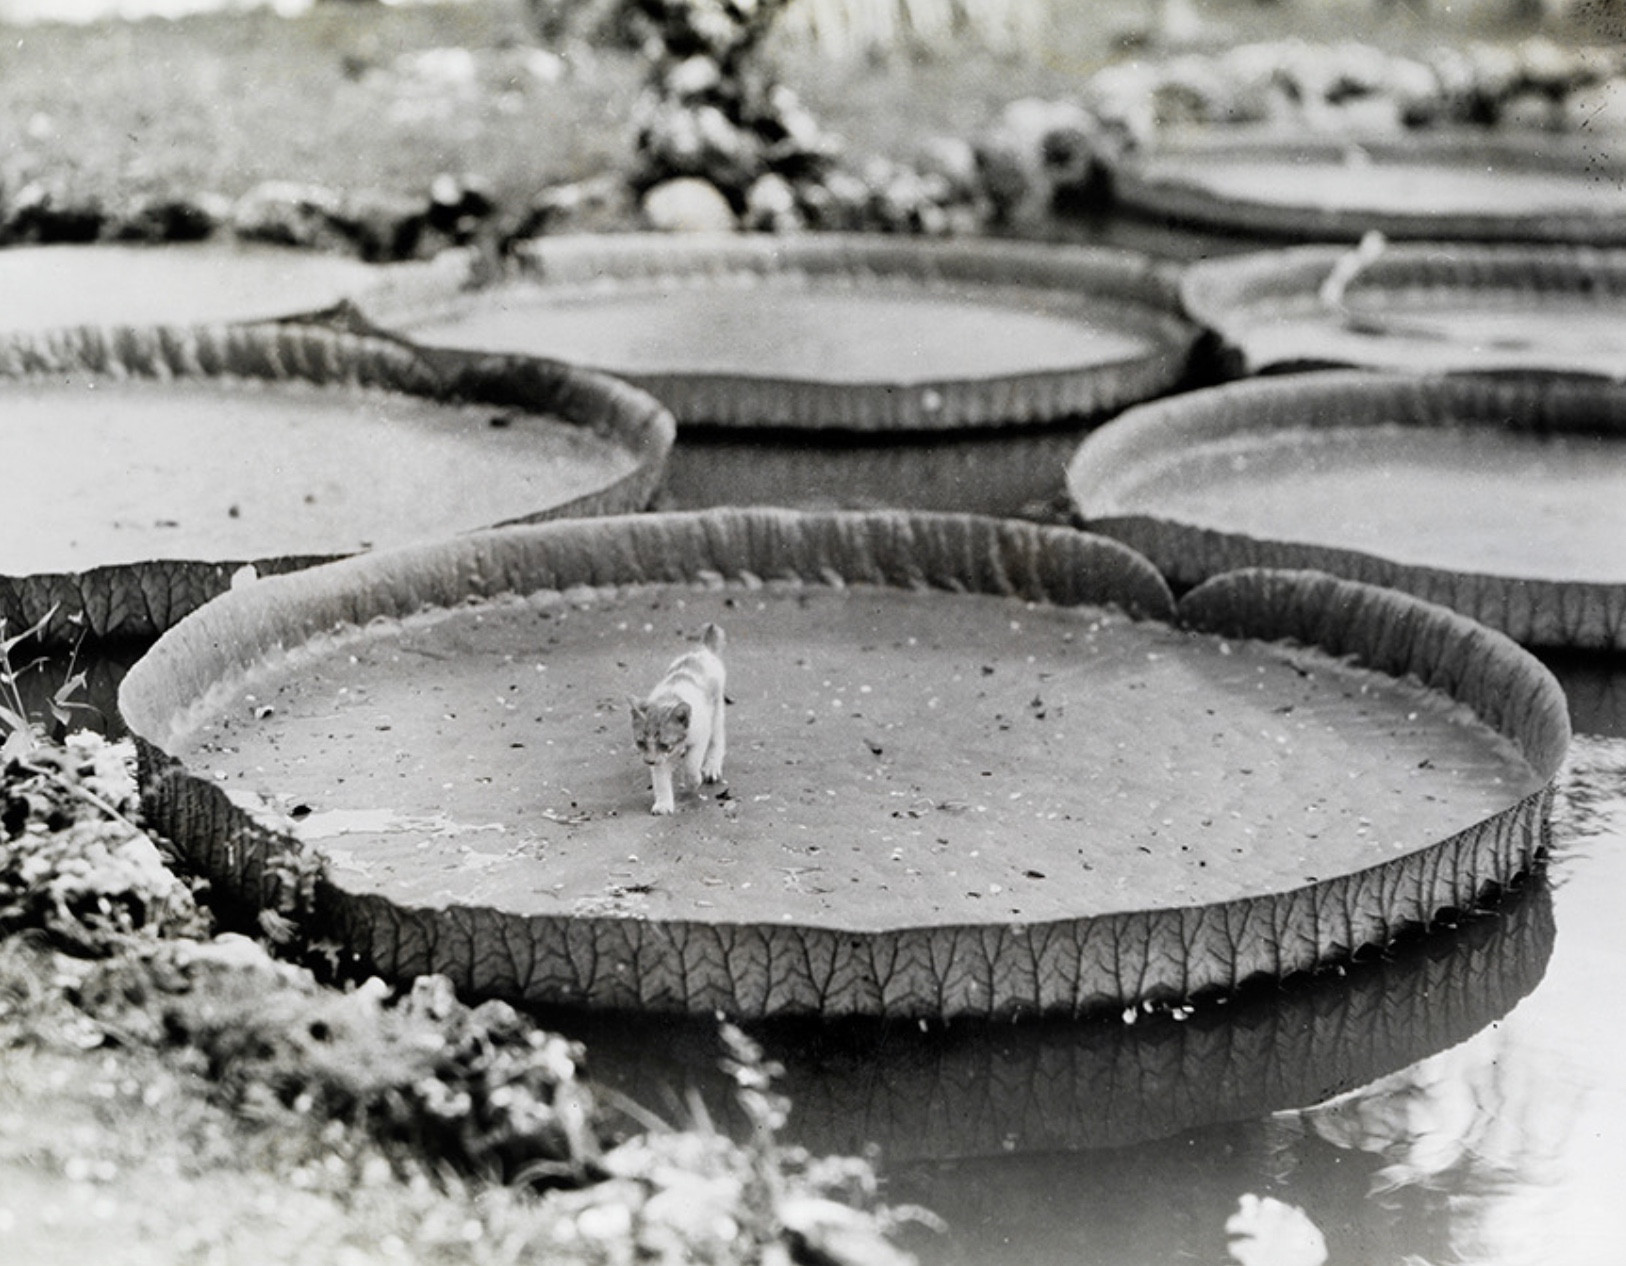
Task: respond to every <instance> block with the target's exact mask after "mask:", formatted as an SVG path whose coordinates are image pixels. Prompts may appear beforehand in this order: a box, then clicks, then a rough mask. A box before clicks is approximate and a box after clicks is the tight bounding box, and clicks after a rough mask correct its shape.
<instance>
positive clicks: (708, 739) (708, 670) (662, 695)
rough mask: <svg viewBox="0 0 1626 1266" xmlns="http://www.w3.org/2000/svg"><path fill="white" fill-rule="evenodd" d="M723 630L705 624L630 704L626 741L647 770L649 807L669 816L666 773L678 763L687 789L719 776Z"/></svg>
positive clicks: (669, 774) (670, 805)
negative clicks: (651, 797)
mask: <svg viewBox="0 0 1626 1266" xmlns="http://www.w3.org/2000/svg"><path fill="white" fill-rule="evenodd" d="M723 640H724V639H723V631H722V629H720V628H718V627H717V626H716V625H715V624H708V625H706V627H705V628H704V629H702V630H701V633H700V643H699V645H697V646H696V647H695V648H694V649H693V650H691V651H688V652H687V653H686V654H683V655H680V656H679V657H678V658H677V659H675V660H674V661H672V666H671V667H670V668H668V669H667V670H666V676H664V677H662V678H661V679H660V681H658V682H656V683H655V689H653V690H651V691H650V692H649V698H647V699H631V698H629V699H628V702H629V703H630V704H631V705H632V738H633V742H635V743H636V744H637V745H638V751H639V753H640V754H641V755H642V756H643V758H644V764H646V765H648V766H649V775H650V780H651V782H652V783H653V785H654V791H655V807H654V808H653V809H651V810H650V812H651V813H671V812H673V811H674V809H675V808H676V805H675V804H674V803H673V799H672V775H673V772H674V771H675V770H676V768H677V766H678V763H679V762H680V761H681V762H682V765H683V772H684V774H685V775H686V777H687V779H688V781H689V783H690V784H691V785H692V786H699V784H700V783H701V782H702V781H705V782H718V781H720V780H721V779H722V776H723V707H724V703H723V682H724V672H723V661H722V658H721V656H722V650H723Z"/></svg>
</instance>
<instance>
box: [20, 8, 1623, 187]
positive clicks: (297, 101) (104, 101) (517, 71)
mask: <svg viewBox="0 0 1626 1266" xmlns="http://www.w3.org/2000/svg"><path fill="white" fill-rule="evenodd" d="M1148 7H1149V6H1148V3H1147V0H1102V2H1101V3H1099V4H1090V5H1082V4H1071V3H1062V2H1061V0H1055V2H1054V3H1052V4H1051V6H1050V8H1051V15H1052V20H1051V24H1050V29H1049V33H1048V34H1047V36H1046V38H1045V40H1044V42H1043V45H1042V47H1040V48H1037V49H1034V50H1030V52H1029V55H1027V56H1025V57H1013V56H1006V55H1002V54H998V53H994V52H990V51H988V50H986V49H981V48H979V47H977V46H976V45H974V44H972V43H970V42H967V41H965V40H959V41H956V42H951V43H949V44H947V45H945V46H940V47H939V48H937V49H936V50H935V51H932V52H920V51H916V52H914V53H910V52H901V53H898V54H897V55H895V56H892V57H890V58H887V59H885V60H877V59H875V58H872V57H849V58H828V57H823V56H820V55H818V54H817V53H815V52H814V51H813V50H811V49H809V48H808V47H807V46H806V45H805V44H800V43H796V42H794V41H790V40H788V39H785V38H779V39H776V40H774V41H772V51H773V53H774V55H775V57H776V60H777V62H778V64H779V66H780V69H781V73H782V77H783V78H784V80H785V81H786V82H787V83H789V84H790V85H791V86H792V87H794V88H795V89H796V90H797V92H798V93H799V94H800V95H801V96H802V97H803V99H804V100H805V101H806V103H807V104H808V105H809V106H810V107H811V108H812V109H813V110H814V112H815V114H816V115H818V116H819V117H820V119H821V120H822V121H823V122H824V123H825V124H826V125H827V126H828V127H829V128H830V129H831V130H832V131H834V132H835V133H837V134H838V135H841V136H843V137H844V138H845V139H846V140H847V142H848V143H849V145H850V146H851V147H852V150H853V152H854V153H855V154H859V155H862V154H867V153H876V154H884V155H888V156H891V157H895V158H907V157H909V156H910V155H912V153H913V152H914V150H915V148H916V146H917V145H918V144H919V142H920V141H921V140H922V139H923V138H925V137H927V136H930V135H934V134H947V135H956V136H965V135H968V134H970V133H972V132H974V131H975V130H976V129H977V128H979V127H981V126H983V125H984V124H986V123H987V122H988V121H989V120H991V119H992V118H993V117H994V115H995V114H996V113H997V112H998V110H999V109H1000V107H1002V106H1003V105H1004V104H1005V103H1006V102H1008V101H1009V100H1011V99H1013V98H1016V97H1020V96H1028V95H1040V96H1049V97H1055V96H1065V95H1068V94H1070V93H1074V92H1076V91H1077V90H1078V89H1079V87H1080V85H1081V84H1082V82H1083V79H1084V78H1085V76H1087V75H1088V74H1089V73H1090V72H1092V71H1093V70H1095V69H1098V68H1099V67H1101V66H1103V65H1105V64H1107V63H1108V62H1110V61H1112V60H1113V59H1115V58H1118V57H1121V56H1123V55H1124V53H1123V50H1122V49H1121V48H1119V47H1118V46H1117V45H1115V43H1114V39H1115V37H1116V35H1117V34H1118V33H1119V32H1121V31H1123V30H1125V29H1127V28H1129V27H1132V26H1133V25H1135V24H1136V23H1137V22H1141V21H1143V20H1144V16H1145V14H1146V13H1147V12H1148ZM1202 12H1203V13H1204V15H1205V16H1210V15H1211V16H1212V17H1213V20H1214V21H1215V22H1216V23H1221V24H1223V25H1224V27H1225V28H1226V29H1227V30H1228V31H1229V32H1230V35H1231V37H1232V38H1233V39H1234V40H1236V41H1240V40H1245V39H1260V38H1272V37H1277V36H1281V35H1285V34H1293V35H1302V36H1304V37H1306V38H1313V39H1334V40H1336V39H1346V38H1360V39H1363V40H1367V41H1370V42H1373V43H1377V44H1379V45H1381V46H1384V47H1387V48H1391V49H1401V48H1406V47H1408V46H1422V45H1431V44H1434V43H1437V42H1441V41H1450V40H1454V39H1464V38H1469V37H1484V36H1494V35H1498V34H1506V33H1507V31H1506V28H1505V26H1502V25H1500V24H1499V23H1498V21H1497V19H1496V17H1495V13H1494V11H1493V10H1491V9H1490V7H1489V6H1487V5H1481V6H1478V7H1476V8H1474V9H1472V10H1470V12H1469V14H1468V16H1466V17H1464V18H1451V17H1447V16H1444V15H1443V14H1441V13H1440V12H1438V11H1434V12H1432V14H1423V13H1420V12H1419V10H1418V9H1415V8H1413V7H1411V6H1408V5H1404V4H1398V5H1393V6H1387V7H1383V8H1380V9H1378V10H1377V11H1375V12H1374V11H1372V10H1370V9H1369V8H1368V6H1366V5H1365V4H1364V3H1359V2H1358V0H1338V2H1337V3H1329V4H1308V3H1306V2H1305V0H1285V2H1284V3H1282V4H1272V5H1260V4H1257V3H1254V2H1253V0H1212V2H1211V3H1208V4H1205V5H1204V6H1203V9H1202ZM1575 33H1576V34H1577V35H1578V36H1581V37H1585V36H1587V35H1589V34H1590V35H1591V36H1592V38H1594V39H1596V38H1600V36H1599V35H1598V34H1597V33H1594V32H1589V30H1588V29H1586V28H1585V27H1584V26H1583V27H1581V28H1580V29H1578V30H1577V31H1576V32H1575ZM1606 34H1607V33H1606ZM437 49H466V50H469V51H470V52H472V53H473V54H474V62H473V63H472V67H473V78H472V79H471V80H467V81H464V80H459V79H458V78H457V72H458V69H459V68H458V67H457V66H456V65H453V64H451V63H449V62H447V61H444V60H443V61H442V62H441V63H440V68H441V71H442V72H444V73H440V74H436V73H423V74H415V73H411V72H410V69H409V68H407V67H406V66H405V65H404V64H403V63H402V62H400V61H399V60H398V59H400V58H402V57H403V56H410V55H414V54H421V53H424V52H425V51H427V50H437ZM534 54H535V44H534V43H533V42H532V40H531V37H530V35H529V33H528V28H527V26H526V24H525V21H524V18H523V16H522V11H521V6H520V5H519V3H518V0H483V2H481V3H465V4H454V5H438V6H437V5H431V6H427V7H420V6H407V7H404V8H392V7H383V6H377V5H362V4H327V5H318V6H317V7H316V8H315V9H313V10H312V11H311V12H310V13H309V14H307V15H306V16H304V17H302V18H298V19H294V20H287V19H282V18H278V17H276V16H275V15H273V14H271V13H269V12H266V11H254V12H250V13H246V14H240V15H226V16H200V17H193V18H186V19H182V20H177V21H166V20H162V19H154V20H147V21H141V22H133V23H118V24H113V25H108V26H102V27H94V26H93V27H74V26H49V25H47V26H35V27H26V28H14V29H10V30H4V31H0V136H3V137H5V138H6V139H5V141H4V142H3V143H0V206H3V204H4V202H5V201H6V200H8V199H12V198H15V197H16V195H17V194H18V193H19V192H20V191H21V190H23V189H25V188H26V187H27V186H28V185H29V184H30V183H31V182H42V183H43V184H44V185H45V186H46V187H47V188H50V189H53V190H55V191H57V192H58V194H59V196H63V197H66V198H67V199H69V200H74V199H79V198H86V197H88V198H91V199H95V200H100V201H101V202H103V203H104V204H108V205H118V204H120V203H121V202H124V201H126V200H133V199H137V198H140V197H143V196H150V195H154V194H163V193H181V194H197V193H200V192H212V193H216V194H219V195H222V196H223V197H225V198H232V199H235V198H237V197H240V196H241V195H242V194H244V193H246V192H247V191H248V190H249V189H251V188H253V187H254V186H255V185H257V184H259V183H260V182H262V181H267V180H296V181H302V182H311V183H315V184H319V185H325V186H329V187H331V188H335V189H339V190H350V191H354V190H376V191H380V192H382V193H385V194H390V195H396V196H412V197H420V196H422V195H423V194H424V193H425V192H426V191H427V190H428V189H429V187H430V185H431V183H432V182H433V181H434V179H435V177H436V176H437V175H439V174H441V173H450V174H452V175H458V176H463V175H468V176H473V177H476V178H478V179H479V180H480V181H482V182H484V184H485V185H486V186H487V187H488V188H489V189H490V190H491V192H492V193H493V194H494V195H495V196H496V197H497V198H498V200H499V201H514V200H519V201H523V200H525V199H528V198H529V197H530V196H531V195H532V194H534V193H535V192H536V191H537V190H539V189H541V188H543V187H545V186H547V185H550V184H556V183H561V182H566V181H571V180H576V179H581V178H583V177H586V176H589V175H593V174H596V173H599V172H601V171H603V170H605V169H606V168H609V167H612V166H614V165H616V164H618V163H620V162H623V161H625V159H626V158H627V156H628V145H629V139H628V134H627V116H628V112H629V110H630V107H631V104H632V100H633V97H634V95H635V94H636V92H637V89H638V86H639V83H640V81H641V75H642V67H641V65H640V64H639V62H638V60H637V59H636V58H635V57H634V56H632V55H631V54H628V53H626V52H621V51H617V50H611V49H592V50H588V49H584V48H575V49H574V51H572V52H570V53H569V55H568V56H566V57H565V59H564V60H563V61H562V62H561V63H559V65H558V67H557V69H558V70H559V71H560V74H559V77H558V78H557V79H555V80H553V81H552V82H549V81H547V80H546V78H545V77H542V78H539V77H538V76H537V75H535V74H533V73H532V72H531V70H530V69H528V67H529V65H530V61H529V59H530V58H531V57H533V56H534ZM422 68H423V69H425V70H426V71H428V72H433V70H434V62H433V59H431V61H430V62H429V63H427V64H425V65H423V66H422ZM468 68H469V63H466V62H465V63H463V66H462V69H464V70H467V69H468Z"/></svg>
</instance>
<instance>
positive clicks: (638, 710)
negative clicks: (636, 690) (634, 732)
mask: <svg viewBox="0 0 1626 1266" xmlns="http://www.w3.org/2000/svg"><path fill="white" fill-rule="evenodd" d="M627 707H628V708H630V709H631V710H632V715H633V716H634V717H635V718H636V717H641V716H645V715H647V714H648V712H649V705H648V704H647V703H645V702H644V701H643V700H642V699H640V698H639V697H638V696H637V695H628V696H627Z"/></svg>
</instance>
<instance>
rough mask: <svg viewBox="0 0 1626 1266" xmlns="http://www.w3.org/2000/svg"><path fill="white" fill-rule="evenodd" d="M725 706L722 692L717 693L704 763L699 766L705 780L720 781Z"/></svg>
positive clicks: (724, 744) (723, 744)
mask: <svg viewBox="0 0 1626 1266" xmlns="http://www.w3.org/2000/svg"><path fill="white" fill-rule="evenodd" d="M726 706H727V703H726V701H725V700H724V699H723V697H722V692H721V691H718V693H717V703H716V706H715V707H713V708H712V710H711V737H710V738H709V739H707V740H706V763H705V764H704V765H702V766H701V767H700V770H701V776H702V777H703V778H704V779H705V780H706V781H707V782H722V780H723V752H724V749H725V748H726V747H727V743H726V742H725V739H724V734H723V709H724V708H725V707H726Z"/></svg>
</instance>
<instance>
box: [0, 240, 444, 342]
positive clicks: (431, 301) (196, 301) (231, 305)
mask: <svg viewBox="0 0 1626 1266" xmlns="http://www.w3.org/2000/svg"><path fill="white" fill-rule="evenodd" d="M471 263H472V258H471V256H470V254H469V252H467V251H461V250H453V251H447V252H445V253H444V254H442V255H441V256H439V257H437V258H435V259H433V260H424V261H413V262H408V263H397V264H365V263H362V262H361V261H360V260H357V259H354V258H351V257H349V256H344V255H336V254H332V253H324V252H319V251H306V250H296V249H293V248H291V247H284V246H263V245H250V244H242V243H233V244H222V243H216V242H207V243H166V244H164V245H159V246H133V245H131V246H125V245H111V244H102V243H98V244H94V245H83V246H79V245H73V246H69V245H61V246H12V247H8V248H6V249H5V250H3V251H0V294H4V295H5V296H6V304H5V308H4V310H3V311H0V332H5V331H12V330H48V329H57V328H61V327H69V326H80V325H97V326H129V325H159V324H163V325H204V324H210V323H214V322H228V321H229V322H238V321H273V320H284V319H287V318H290V317H298V316H308V315H310V314H313V313H317V312H322V311H325V310H328V309H331V308H333V307H335V306H337V305H339V304H349V305H352V306H353V307H354V308H355V309H356V310H358V311H359V312H362V313H364V314H365V315H366V316H367V318H368V319H369V320H372V321H376V322H379V323H381V324H383V323H389V322H392V321H401V320H409V319H411V318H412V317H413V316H414V315H415V314H417V313H419V312H421V311H422V310H424V309H426V308H429V307H432V306H433V305H436V304H439V303H440V302H443V301H444V297H445V295H447V294H448V293H455V292H456V291H457V290H458V289H460V288H461V287H462V286H464V285H465V284H467V282H468V279H469V273H470V269H471Z"/></svg>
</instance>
